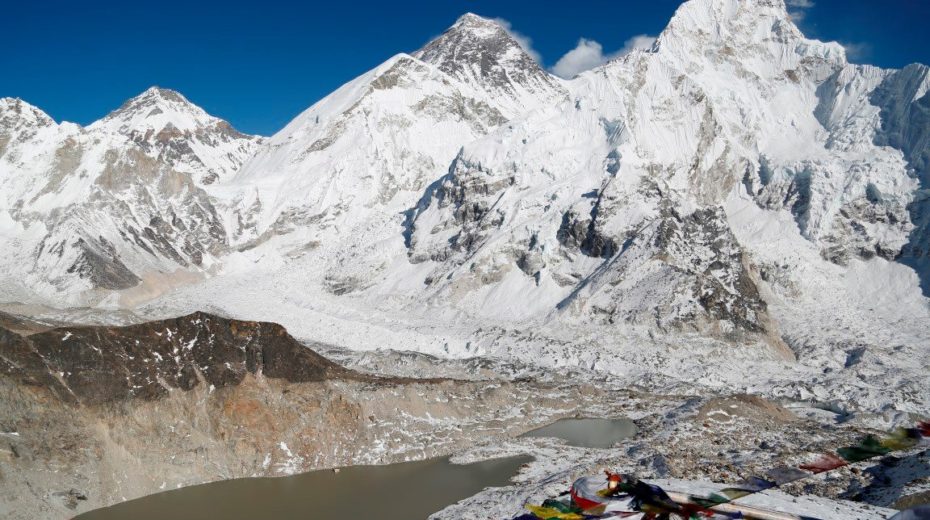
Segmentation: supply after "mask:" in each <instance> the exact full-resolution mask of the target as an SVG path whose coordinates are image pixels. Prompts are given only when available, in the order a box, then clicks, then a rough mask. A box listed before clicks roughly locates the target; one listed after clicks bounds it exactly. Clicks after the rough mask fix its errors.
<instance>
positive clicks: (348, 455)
mask: <svg viewBox="0 0 930 520" xmlns="http://www.w3.org/2000/svg"><path fill="white" fill-rule="evenodd" d="M5 323H10V320H6V321H5ZM20 325H23V323H20ZM25 325H28V323H26V324H25ZM29 329H30V328H29V327H27V326H20V327H19V328H18V330H19V331H21V332H22V334H20V333H16V332H13V331H11V330H9V329H7V328H3V327H2V326H0V394H2V395H3V398H2V399H0V517H2V518H9V519H27V518H29V519H32V518H51V519H54V518H71V517H73V516H75V515H76V514H79V513H81V512H85V511H88V510H90V509H95V508H98V507H103V506H106V505H110V504H113V503H116V502H120V501H123V500H128V499H132V498H136V497H139V496H143V495H146V494H151V493H156V492H158V491H161V490H167V489H173V488H176V487H181V486H186V485H193V484H199V483H204V482H209V481H214V480H220V479H228V478H238V477H248V476H278V475H288V474H293V473H297V472H302V471H309V470H312V469H319V468H326V467H334V466H342V465H349V464H380V463H390V462H397V461H401V460H407V459H415V458H425V457H430V456H436V455H442V454H448V453H452V452H453V451H456V450H459V449H462V448H463V447H466V446H469V445H474V444H475V443H476V442H486V441H493V440H494V439H499V438H504V437H510V436H513V435H515V434H518V433H521V432H523V431H526V430H528V429H531V428H533V427H535V426H538V425H540V424H541V423H543V422H546V421H550V420H552V419H553V418H556V417H560V416H565V415H568V414H571V413H574V412H575V411H576V410H578V409H579V407H581V406H584V403H586V402H591V401H605V400H606V399H605V393H604V392H603V391H602V390H599V389H596V388H593V387H591V386H587V385H580V386H579V385H562V384H558V383H555V382H548V383H546V382H537V381H531V380H528V379H507V378H504V377H497V376H494V375H489V374H481V375H480V376H479V375H475V376H474V377H471V378H464V379H450V378H410V377H383V376H376V375H369V374H365V373H361V372H358V371H353V370H349V369H347V368H344V367H343V366H341V365H339V364H337V363H334V362H332V361H330V360H328V359H327V358H325V357H323V356H321V355H319V354H317V353H316V352H314V351H313V350H312V349H310V348H308V347H307V346H305V345H303V344H301V343H300V342H298V341H297V340H295V339H294V338H293V337H291V336H290V335H289V334H288V333H287V331H286V330H285V329H284V328H283V327H281V326H280V325H277V324H274V323H262V322H252V321H240V320H233V319H227V318H222V317H219V316H215V315H210V314H206V313H202V312H198V313H194V314H191V315H188V316H183V317H180V318H174V319H168V320H161V321H153V322H148V323H143V324H138V325H130V326H124V327H98V326H94V327H87V326H74V327H70V326H69V327H60V328H53V329H50V330H41V329H40V328H36V329H34V330H38V331H37V332H34V333H32V334H27V332H28V331H29ZM427 372H428V370H427ZM620 402H623V401H622V400H621V401H620ZM515 411H517V412H518V413H517V412H515Z"/></svg>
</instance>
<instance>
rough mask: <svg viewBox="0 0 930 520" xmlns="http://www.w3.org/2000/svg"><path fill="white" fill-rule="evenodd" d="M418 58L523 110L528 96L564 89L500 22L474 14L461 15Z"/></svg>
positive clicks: (547, 93) (543, 96)
mask: <svg viewBox="0 0 930 520" xmlns="http://www.w3.org/2000/svg"><path fill="white" fill-rule="evenodd" d="M414 56H415V57H416V58H419V59H421V60H423V61H425V62H426V63H430V64H432V65H435V66H436V67H438V68H439V69H440V70H441V71H443V72H445V73H446V74H449V75H450V76H452V77H454V78H456V79H457V80H459V81H461V82H463V83H466V84H468V85H472V86H474V87H477V88H480V89H482V90H484V91H485V92H487V93H488V95H490V96H493V97H500V96H504V97H506V98H511V99H512V100H513V101H514V102H515V103H516V104H517V105H518V106H519V103H520V102H521V101H522V100H525V99H526V98H528V97H536V98H551V97H555V96H557V93H558V92H559V91H560V89H561V88H560V86H559V85H558V82H557V80H555V79H554V78H553V77H552V76H550V75H549V74H547V73H546V72H545V71H544V70H543V69H542V68H541V67H540V66H539V64H538V63H536V61H535V60H534V59H533V58H532V57H531V56H530V55H529V54H528V53H527V52H526V50H525V49H523V47H521V46H520V44H519V42H517V40H516V39H514V38H513V36H511V35H510V33H509V32H507V29H505V28H504V27H503V26H502V25H501V24H500V23H499V22H496V21H494V20H489V19H487V18H482V17H480V16H478V15H475V14H472V13H467V14H465V15H462V16H461V17H460V18H459V19H458V20H457V21H456V22H455V24H454V25H453V26H452V27H450V28H449V29H447V30H446V31H445V32H444V33H443V34H442V35H440V36H439V37H438V38H436V39H435V40H433V41H431V42H429V43H428V44H426V46H424V47H423V48H422V49H420V50H419V51H417V52H416V53H414ZM520 108H522V109H523V110H526V109H528V108H533V107H529V106H520Z"/></svg>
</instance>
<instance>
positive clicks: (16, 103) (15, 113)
mask: <svg viewBox="0 0 930 520" xmlns="http://www.w3.org/2000/svg"><path fill="white" fill-rule="evenodd" d="M53 124H55V121H53V120H52V118H51V117H49V116H48V114H46V113H45V112H43V111H42V110H40V109H39V108H37V107H35V106H32V105H30V104H29V103H26V102H25V101H23V100H22V99H19V98H10V97H5V98H0V130H12V129H15V128H19V127H23V126H50V125H53Z"/></svg>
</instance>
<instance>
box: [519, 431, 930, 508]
mask: <svg viewBox="0 0 930 520" xmlns="http://www.w3.org/2000/svg"><path fill="white" fill-rule="evenodd" d="M927 439H930V421H922V422H920V423H918V424H917V426H916V427H914V428H898V429H897V430H895V431H894V432H892V433H891V434H889V435H886V436H884V437H881V438H879V437H876V436H874V435H867V436H865V437H863V438H862V440H860V441H859V443H858V444H856V445H855V446H845V447H842V448H839V449H837V450H836V453H825V454H822V455H820V456H819V457H818V458H817V459H816V460H814V461H813V462H809V463H805V464H801V465H800V466H798V467H796V468H794V467H789V466H779V467H776V468H773V469H771V470H769V471H768V472H767V473H766V476H767V477H768V478H762V477H756V476H753V477H749V478H748V479H746V480H744V481H743V482H740V483H739V484H737V485H735V486H733V487H728V488H724V489H721V490H720V491H718V492H716V493H712V494H711V495H710V496H707V497H702V496H697V495H687V500H686V501H684V502H683V503H682V502H681V501H676V500H672V499H671V498H670V497H669V495H668V493H666V492H665V490H663V489H662V488H661V487H659V486H656V485H654V484H647V483H645V482H642V481H640V480H637V479H635V478H633V477H629V476H626V477H624V478H620V485H619V486H617V487H616V488H615V489H610V490H602V491H599V492H598V494H599V495H600V496H602V497H604V498H605V499H606V498H609V497H612V496H616V495H618V494H619V493H623V494H625V495H626V496H628V497H630V498H631V499H632V500H631V501H630V507H631V508H632V509H634V510H635V511H634V512H611V513H605V512H604V507H600V508H599V510H598V511H595V510H584V509H581V508H580V507H578V506H577V505H576V504H574V500H572V503H569V504H566V503H564V502H561V501H554V500H547V501H546V502H545V503H544V504H543V506H542V507H540V506H532V505H527V508H528V509H530V511H532V512H533V514H534V515H535V517H536V518H537V519H543V520H552V519H557V520H586V519H594V518H615V517H620V516H623V515H627V513H630V514H635V513H644V517H645V518H647V519H652V518H656V516H658V515H667V514H669V513H673V514H676V515H678V516H681V517H684V518H692V519H696V518H699V517H700V516H705V517H710V516H713V515H715V514H723V515H724V516H729V517H731V518H741V517H742V515H740V514H739V513H736V514H734V513H725V512H721V511H718V510H715V509H714V508H716V507H717V506H720V505H722V504H726V503H729V502H732V501H734V500H738V499H740V498H743V497H746V496H748V495H752V494H754V493H759V492H761V491H765V490H768V489H773V488H776V487H779V486H783V485H785V484H789V483H792V482H796V481H798V480H801V479H805V478H808V477H810V476H812V475H818V474H821V473H826V472H828V471H833V470H835V469H837V468H841V467H844V466H848V465H849V464H853V463H857V462H862V461H865V460H869V459H872V458H875V457H881V456H884V455H887V454H889V453H891V452H894V451H902V450H908V449H911V448H914V447H916V446H917V445H918V444H920V443H921V442H922V441H924V440H927ZM608 478H609V479H614V480H617V479H618V476H617V475H612V474H610V473H608ZM575 485H577V481H576V484H573V489H574V486H575ZM573 497H574V493H573ZM598 513H601V514H600V515H599V514H598ZM627 516H628V515H627Z"/></svg>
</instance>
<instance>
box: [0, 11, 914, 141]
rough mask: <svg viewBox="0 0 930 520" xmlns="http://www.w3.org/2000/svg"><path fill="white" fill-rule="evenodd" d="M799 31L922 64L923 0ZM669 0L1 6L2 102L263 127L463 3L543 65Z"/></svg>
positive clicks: (803, 14) (870, 55)
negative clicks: (194, 113) (164, 98)
mask: <svg viewBox="0 0 930 520" xmlns="http://www.w3.org/2000/svg"><path fill="white" fill-rule="evenodd" d="M788 1H789V3H791V4H793V7H792V8H791V9H792V10H793V11H794V12H795V13H796V15H797V17H798V18H799V20H800V26H801V28H802V29H803V30H804V31H805V33H806V34H807V35H808V36H812V37H816V38H819V39H825V40H837V41H840V42H843V43H844V44H846V45H847V46H848V48H849V49H850V50H851V51H852V57H853V61H857V62H860V63H874V64H877V65H881V66H885V67H901V66H903V65H906V64H908V63H912V62H922V63H930V31H927V30H926V23H927V20H930V1H927V0H883V1H877V0H788ZM679 3H680V1H678V0H649V1H645V0H642V1H640V0H636V1H634V0H604V1H585V0H575V1H573V2H565V0H559V1H550V0H532V1H530V0H526V1H524V0H510V1H508V0H475V1H463V0H438V1H431V2H426V1H419V2H409V1H403V0H396V1H361V0H360V1H342V2H328V3H326V4H322V3H321V2H302V3H297V2H293V4H298V5H292V3H291V2H278V1H277V0H264V1H262V2H254V1H253V2H239V1H236V0H229V1H226V2H213V1H197V0H187V1H185V2H180V1H176V0H163V1H160V2H125V1H121V2H94V1H86V2H75V1H73V0H72V1H67V2H64V1H57V0H51V1H45V2H38V1H32V2H29V1H25V0H11V1H10V2H5V5H4V8H3V12H2V16H0V48H2V49H3V55H2V56H3V58H2V64H3V66H2V71H3V72H2V73H0V97H2V96H14V97H21V98H23V99H25V100H26V101H28V102H30V103H32V104H34V105H37V106H39V107H40V108H42V109H43V110H45V111H46V112H48V113H49V115H51V116H52V117H54V118H55V119H56V120H59V121H60V120H68V121H75V122H78V123H81V124H87V123H90V122H92V121H94V120H96V119H98V118H100V117H102V116H103V115H105V114H106V113H107V112H109V111H110V110H112V109H114V108H116V107H118V106H119V105H120V104H121V103H122V102H123V101H125V100H126V99H128V98H130V97H132V96H134V95H136V94H138V93H140V92H142V91H143V90H145V89H146V88H148V87H150V86H152V85H159V86H162V87H167V88H173V89H176V90H178V91H180V92H182V93H183V94H184V95H186V96H187V97H188V98H189V99H191V101H193V102H194V103H197V104H198V105H200V106H202V107H203V108H204V109H206V110H207V111H208V112H210V113H212V114H214V115H217V116H219V117H222V118H224V119H227V120H229V121H230V122H231V123H232V124H233V125H234V126H235V127H237V128H238V129H240V130H242V131H244V132H249V133H259V134H265V135H268V134H271V133H274V132H275V131H277V130H278V129H280V128H281V127H283V126H284V125H285V124H286V123H287V122H288V121H289V120H290V119H291V118H293V117H294V116H295V115H297V114H298V113H300V112H301V111H302V110H304V109H305V108H307V107H309V106H310V105H311V104H313V103H314V102H315V101H317V100H319V99H320V98H321V97H323V96H325V95H326V94H328V93H329V92H331V91H332V90H334V89H335V88H337V87H338V86H339V85H341V84H343V83H345V82H346V81H348V80H350V79H352V78H353V77H355V76H357V75H359V74H361V73H363V72H364V71H366V70H368V69H370V68H372V67H374V66H376V65H377V64H379V63H381V62H382V61H384V60H385V59H387V58H388V57H390V56H391V55H393V54H396V53H397V52H409V51H413V50H416V49H417V48H419V47H420V46H422V45H423V44H424V43H425V42H426V41H428V40H429V39H430V38H432V37H434V36H436V35H438V34H439V33H441V32H442V31H443V30H444V29H445V28H446V27H448V26H449V25H451V24H452V23H453V22H454V21H455V19H456V18H457V17H458V16H459V15H460V14H462V13H464V12H466V11H472V12H475V13H478V14H480V15H483V16H487V17H492V18H502V19H505V20H507V21H509V22H510V24H511V26H512V28H513V30H515V31H517V32H519V33H520V34H523V35H525V36H527V37H529V38H530V39H531V40H532V47H533V48H534V49H535V50H536V51H537V52H538V54H539V56H540V59H541V61H542V63H543V64H544V65H545V66H546V67H551V66H553V65H554V64H556V63H557V61H558V60H559V58H560V57H562V56H563V55H565V54H566V53H567V52H568V51H570V50H572V49H573V48H575V47H576V45H577V44H578V41H579V38H586V39H588V40H589V42H590V41H596V42H598V43H599V44H600V45H601V46H602V48H603V52H604V54H610V53H611V52H615V51H617V50H619V49H621V48H623V47H624V45H625V44H626V43H627V42H628V41H630V40H631V38H634V37H636V36H637V35H657V34H658V33H659V32H660V31H661V30H662V28H663V27H664V26H665V24H666V23H667V22H668V20H669V18H670V17H671V15H672V13H673V12H674V11H675V9H676V7H677V6H678V5H679Z"/></svg>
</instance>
